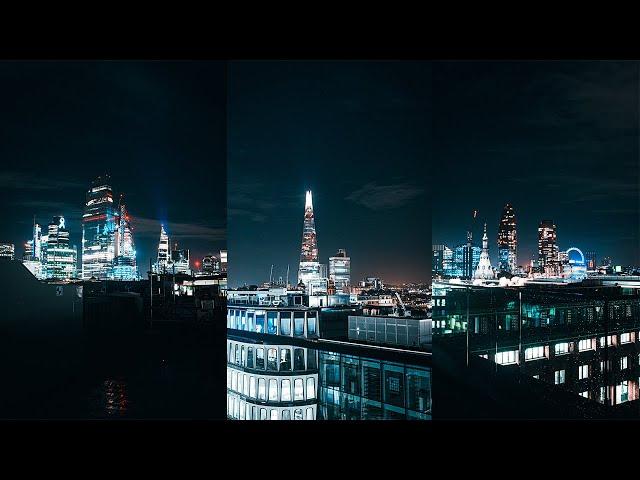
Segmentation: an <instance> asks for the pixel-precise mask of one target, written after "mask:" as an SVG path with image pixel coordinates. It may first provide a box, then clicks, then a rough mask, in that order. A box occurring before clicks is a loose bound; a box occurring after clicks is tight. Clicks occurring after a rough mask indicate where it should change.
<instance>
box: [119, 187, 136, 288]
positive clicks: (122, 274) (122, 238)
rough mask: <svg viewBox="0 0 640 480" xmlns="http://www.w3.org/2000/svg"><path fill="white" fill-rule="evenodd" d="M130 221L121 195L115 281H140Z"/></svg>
mask: <svg viewBox="0 0 640 480" xmlns="http://www.w3.org/2000/svg"><path fill="white" fill-rule="evenodd" d="M130 220H131V219H130V217H129V214H128V212H127V208H126V206H125V203H124V197H123V195H120V207H119V208H118V216H117V217H116V231H115V254H114V266H113V278H114V280H138V278H139V277H138V266H137V264H136V249H135V246H134V244H133V233H132V231H131V221H130Z"/></svg>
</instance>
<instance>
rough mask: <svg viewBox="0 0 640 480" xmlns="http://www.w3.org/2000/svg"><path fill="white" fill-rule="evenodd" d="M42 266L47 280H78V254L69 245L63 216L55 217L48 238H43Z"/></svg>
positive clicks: (74, 248) (48, 230)
mask: <svg viewBox="0 0 640 480" xmlns="http://www.w3.org/2000/svg"><path fill="white" fill-rule="evenodd" d="M42 239H43V244H42V257H43V259H42V265H43V276H44V277H45V278H55V279H69V278H76V277H77V272H78V266H77V261H78V252H77V250H76V247H75V245H74V246H73V247H71V246H70V245H69V230H67V227H66V224H65V219H64V217H62V216H56V217H53V220H52V221H51V223H49V226H48V229H47V235H46V237H45V236H43V237H42Z"/></svg>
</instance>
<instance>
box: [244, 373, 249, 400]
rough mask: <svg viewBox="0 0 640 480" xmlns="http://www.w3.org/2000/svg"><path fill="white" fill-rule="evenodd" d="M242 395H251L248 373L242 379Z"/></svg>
mask: <svg viewBox="0 0 640 480" xmlns="http://www.w3.org/2000/svg"><path fill="white" fill-rule="evenodd" d="M242 393H243V394H244V395H249V375H247V374H246V373H245V374H244V375H243V378H242Z"/></svg>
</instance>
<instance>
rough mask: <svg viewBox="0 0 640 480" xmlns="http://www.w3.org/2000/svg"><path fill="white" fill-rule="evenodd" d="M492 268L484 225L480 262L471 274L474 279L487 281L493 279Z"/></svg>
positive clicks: (485, 226) (485, 225)
mask: <svg viewBox="0 0 640 480" xmlns="http://www.w3.org/2000/svg"><path fill="white" fill-rule="evenodd" d="M493 276H494V273H493V267H492V266H491V260H490V259H489V237H487V224H486V223H485V224H484V234H483V235H482V253H481V254H480V261H479V262H478V266H477V267H476V271H475V272H474V274H473V278H474V279H480V280H487V279H490V278H493Z"/></svg>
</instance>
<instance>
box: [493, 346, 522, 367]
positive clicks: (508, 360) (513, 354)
mask: <svg viewBox="0 0 640 480" xmlns="http://www.w3.org/2000/svg"><path fill="white" fill-rule="evenodd" d="M517 357H518V351H517V350H510V351H508V352H498V353H496V357H495V362H496V363H498V364H500V365H510V364H513V363H517V362H518V359H517Z"/></svg>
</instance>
